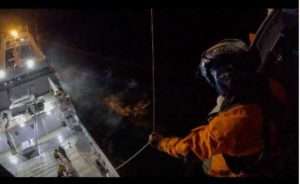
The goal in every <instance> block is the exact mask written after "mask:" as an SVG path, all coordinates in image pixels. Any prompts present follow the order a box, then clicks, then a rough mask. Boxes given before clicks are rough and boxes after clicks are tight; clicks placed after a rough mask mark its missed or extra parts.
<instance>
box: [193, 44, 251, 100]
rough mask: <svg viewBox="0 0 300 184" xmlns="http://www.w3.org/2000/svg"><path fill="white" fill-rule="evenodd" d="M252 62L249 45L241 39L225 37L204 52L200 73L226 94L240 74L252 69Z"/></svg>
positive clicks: (218, 90) (220, 92)
mask: <svg viewBox="0 0 300 184" xmlns="http://www.w3.org/2000/svg"><path fill="white" fill-rule="evenodd" d="M250 64H251V62H250V61H249V57H248V46H247V45H246V44H245V43H244V42H243V41H241V40H239V39H225V40H222V41H221V42H219V43H217V44H215V45H214V46H212V47H210V48H209V49H207V50H206V51H204V52H203V53H202V55H201V62H200V64H199V66H198V74H199V73H200V74H201V75H202V77H204V78H205V79H206V80H207V82H208V83H209V84H210V85H211V86H212V87H214V88H215V89H216V90H217V92H218V93H219V94H221V95H226V94H227V93H229V92H230V91H231V88H232V85H234V83H235V80H237V79H238V78H239V77H238V74H241V73H243V72H247V71H248V70H250V69H251V67H250Z"/></svg>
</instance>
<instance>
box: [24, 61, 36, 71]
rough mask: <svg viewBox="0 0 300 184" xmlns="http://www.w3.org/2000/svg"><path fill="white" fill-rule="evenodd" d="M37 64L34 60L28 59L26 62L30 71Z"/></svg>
mask: <svg viewBox="0 0 300 184" xmlns="http://www.w3.org/2000/svg"><path fill="white" fill-rule="evenodd" d="M34 65H35V63H34V60H33V59H27V60H26V66H27V68H28V69H32V68H33V67H34Z"/></svg>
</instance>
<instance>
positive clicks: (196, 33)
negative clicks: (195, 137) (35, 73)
mask: <svg viewBox="0 0 300 184" xmlns="http://www.w3.org/2000/svg"><path fill="white" fill-rule="evenodd" d="M154 16H155V17H154V23H155V24H154V29H155V52H156V64H155V78H156V91H155V94H156V123H157V129H158V131H159V132H162V133H163V134H165V135H178V136H183V135H185V134H187V133H188V132H189V130H190V129H191V128H193V127H196V126H199V125H200V124H201V123H203V122H204V121H203V120H205V116H206V114H207V113H208V112H209V110H210V109H211V108H212V107H213V106H214V104H215V98H216V94H215V92H214V91H213V90H212V89H211V88H209V86H208V85H207V84H206V83H205V82H204V81H203V80H201V79H196V77H195V71H196V67H197V64H198V63H199V59H200V54H201V52H202V51H203V50H204V49H206V48H207V47H209V46H210V45H212V44H214V43H216V42H217V41H220V40H222V39H224V38H240V39H242V40H244V41H245V42H247V43H248V34H249V32H255V31H256V30H257V28H258V26H259V24H260V23H261V21H262V20H263V18H264V17H265V16H266V9H245V8H238V9H222V8H211V9H207V8H206V9H201V8H194V9H168V8H164V9H154ZM1 17H2V19H1V21H0V23H1V25H2V28H3V29H4V30H5V29H7V28H8V27H9V26H10V27H12V26H14V25H17V24H18V23H26V24H28V25H29V27H30V30H31V32H33V33H34V35H35V37H36V39H37V40H38V42H39V44H40V45H41V46H42V48H43V50H44V51H45V53H46V55H47V57H48V60H49V61H50V63H52V64H53V65H54V67H55V68H56V70H57V71H58V73H59V74H60V76H61V77H62V81H63V86H64V87H65V88H66V89H67V91H68V92H69V93H70V94H71V96H72V98H73V100H74V102H75V105H76V106H77V109H78V111H79V116H80V117H81V119H82V121H83V123H84V124H85V126H86V127H87V128H88V129H89V130H90V132H91V134H92V136H93V137H94V138H95V139H96V141H97V142H98V143H99V145H100V147H101V148H102V149H103V150H104V152H105V153H106V154H107V156H108V157H109V158H110V160H111V161H112V163H113V165H114V166H117V165H118V164H120V163H122V161H124V160H126V159H127V158H129V156H131V155H132V154H133V153H135V152H136V151H137V150H138V149H139V148H140V147H141V146H142V145H143V144H145V143H146V141H147V138H148V134H149V133H150V132H151V128H152V115H151V114H152V104H151V105H150V106H148V108H147V114H146V115H145V116H143V117H141V118H139V119H137V118H130V117H122V116H120V115H118V114H116V113H114V112H113V111H111V110H110V109H109V108H107V107H105V106H104V105H103V103H101V99H102V97H105V96H108V95H115V96H118V97H120V99H121V100H122V102H123V103H124V104H132V103H134V102H136V101H138V100H140V99H142V98H146V99H149V100H150V101H151V98H152V86H151V85H152V81H151V79H152V63H151V33H150V11H149V9H99V10H95V9H94V10H58V9H35V10H29V9H28V10H22V9H10V10H1V11H0V18H1ZM185 168H186V165H185V164H184V163H183V161H182V160H179V159H174V158H170V157H169V156H166V155H165V154H163V153H159V152H158V151H156V150H154V149H152V148H150V147H148V148H146V150H145V151H144V152H142V153H141V154H140V155H139V156H138V157H136V159H134V160H133V161H132V162H130V163H129V164H128V165H126V166H125V167H123V168H122V169H120V170H119V173H120V175H121V176H167V177H172V176H175V175H176V176H182V175H183V174H184V173H185V172H184V171H185Z"/></svg>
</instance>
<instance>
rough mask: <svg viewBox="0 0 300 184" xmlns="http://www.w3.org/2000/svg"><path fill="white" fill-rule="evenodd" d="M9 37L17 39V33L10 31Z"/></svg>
mask: <svg viewBox="0 0 300 184" xmlns="http://www.w3.org/2000/svg"><path fill="white" fill-rule="evenodd" d="M10 35H11V36H12V37H14V38H18V37H19V33H18V31H16V30H11V31H10Z"/></svg>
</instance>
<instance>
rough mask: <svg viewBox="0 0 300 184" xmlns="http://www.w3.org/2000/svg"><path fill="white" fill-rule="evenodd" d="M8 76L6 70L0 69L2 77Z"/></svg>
mask: <svg viewBox="0 0 300 184" xmlns="http://www.w3.org/2000/svg"><path fill="white" fill-rule="evenodd" d="M5 77H6V72H5V71H4V70H0V79H4V78H5Z"/></svg>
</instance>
